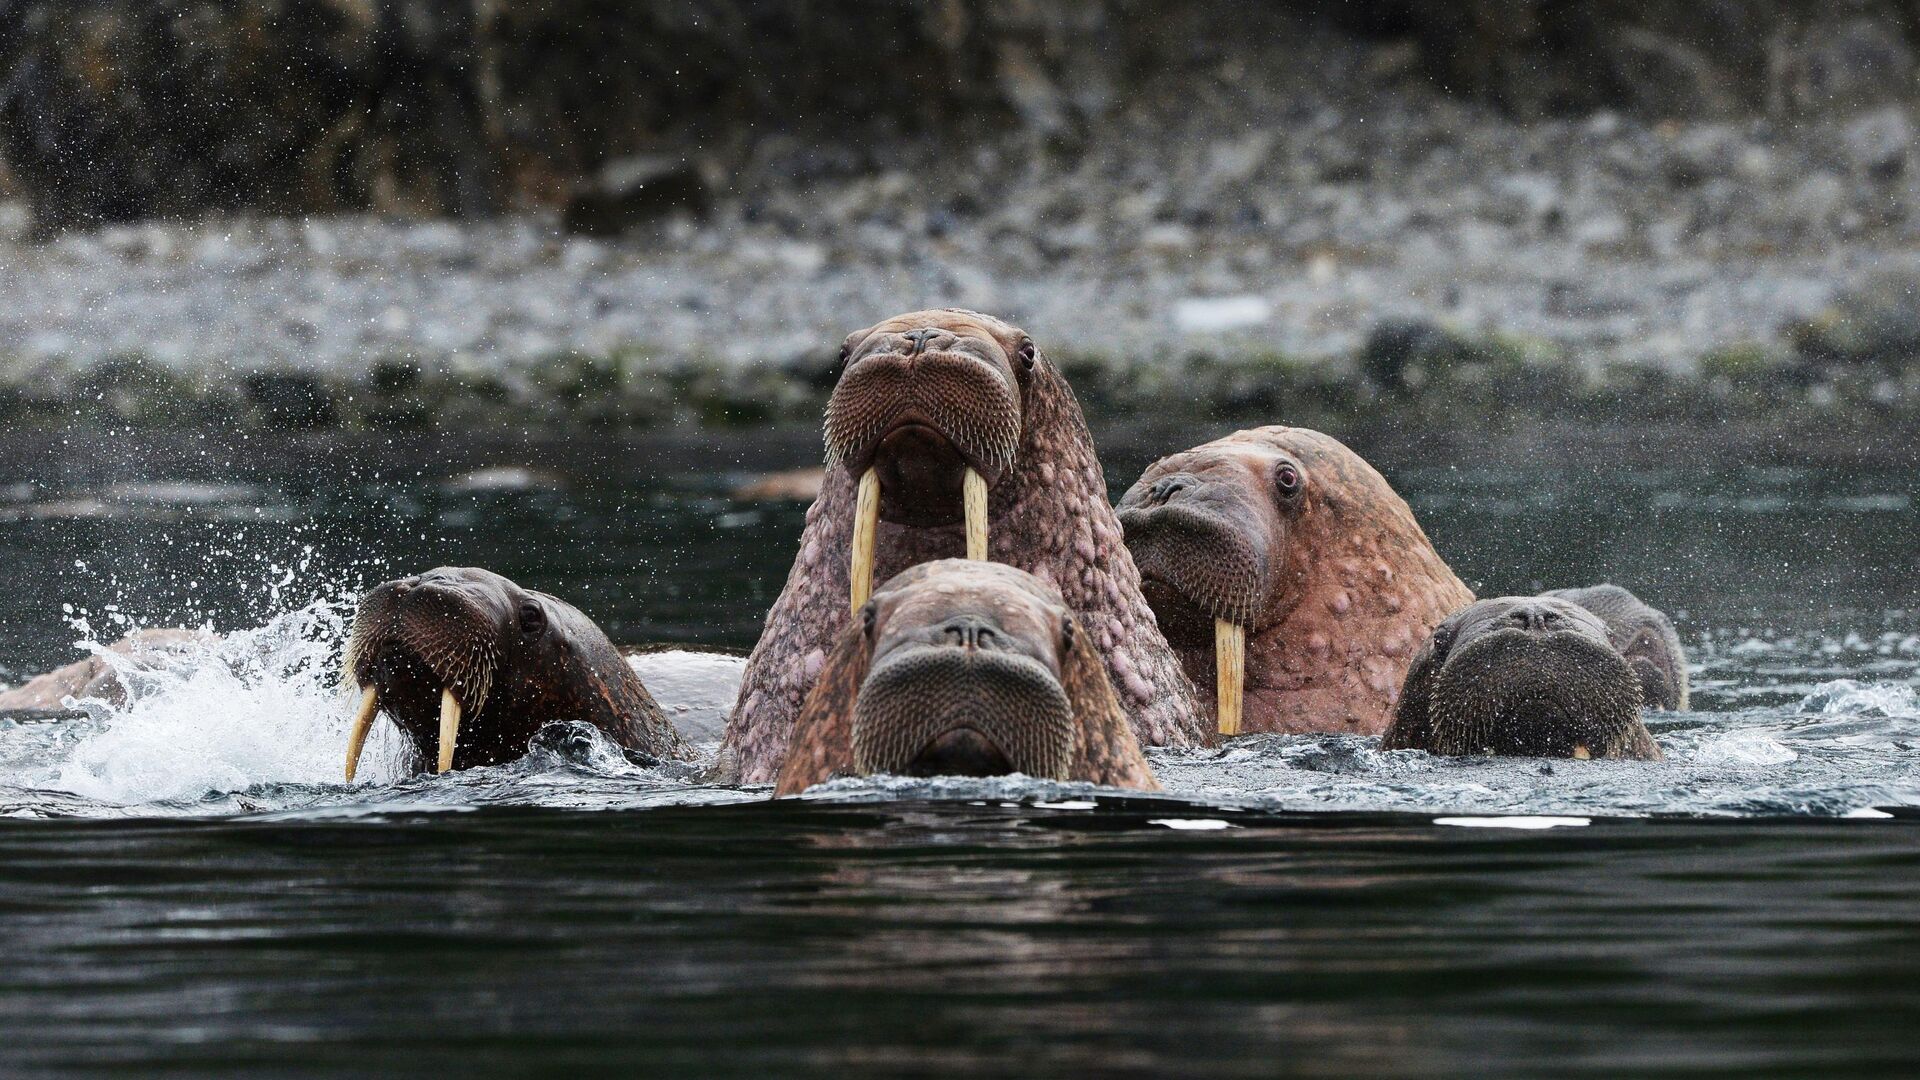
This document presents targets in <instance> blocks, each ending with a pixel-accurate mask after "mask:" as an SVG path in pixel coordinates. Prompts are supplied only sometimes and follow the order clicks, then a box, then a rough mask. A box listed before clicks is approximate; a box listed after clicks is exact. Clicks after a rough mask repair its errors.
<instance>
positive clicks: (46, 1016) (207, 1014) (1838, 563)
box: [0, 440, 1920, 1076]
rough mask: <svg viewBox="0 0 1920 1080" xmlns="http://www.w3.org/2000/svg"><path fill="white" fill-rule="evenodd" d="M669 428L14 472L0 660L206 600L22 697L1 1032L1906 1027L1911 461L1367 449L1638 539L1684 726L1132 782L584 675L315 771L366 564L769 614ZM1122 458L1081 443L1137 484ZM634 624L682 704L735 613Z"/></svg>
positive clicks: (1471, 1061) (825, 1034)
mask: <svg viewBox="0 0 1920 1080" xmlns="http://www.w3.org/2000/svg"><path fill="white" fill-rule="evenodd" d="M476 456H477V457H478V459H479V460H475V458H476ZM668 458H670V455H664V454H663V455H662V457H661V459H658V460H648V459H646V458H644V457H640V458H636V457H635V456H633V455H631V454H628V453H626V452H624V451H622V452H615V451H614V450H613V449H608V450H607V451H606V452H605V453H603V454H595V453H593V452H591V450H590V449H589V450H588V451H586V452H584V453H583V452H581V451H579V450H577V449H576V451H575V452H574V453H573V456H572V457H570V458H569V457H566V456H564V455H561V456H555V455H546V454H541V453H533V452H528V451H526V450H524V449H522V450H518V451H516V450H514V449H513V448H512V447H511V446H510V445H508V446H505V447H504V448H498V447H496V448H493V449H489V450H487V451H486V452H485V453H484V454H478V455H476V454H474V453H471V452H469V453H467V454H466V456H465V458H464V459H463V460H461V461H460V464H458V465H457V466H455V465H452V464H443V462H451V461H452V460H453V459H454V456H452V455H442V454H438V453H413V454H410V455H409V454H399V453H393V452H386V451H383V450H381V448H379V447H377V446H375V447H373V448H371V449H369V448H367V447H361V448H360V449H359V450H357V451H355V450H351V449H349V450H344V451H343V450H341V449H339V448H337V447H335V448H330V449H329V450H328V451H327V452H326V453H324V454H319V453H316V452H314V451H313V450H312V448H311V447H308V446H305V445H303V444H301V443H299V442H298V441H297V440H289V441H287V442H285V443H274V442H271V441H269V442H267V443H266V444H263V445H258V446H254V447H249V448H245V449H244V450H235V449H234V448H233V447H231V446H221V447H218V448H215V449H209V450H207V451H206V453H205V454H203V455H199V456H198V457H196V455H195V454H194V453H193V452H192V451H191V448H189V449H188V450H186V451H184V452H181V451H176V452H175V453H173V454H172V456H170V457H169V458H167V459H166V460H164V461H158V462H156V461H155V460H153V459H151V458H142V457H140V456H139V455H134V456H131V457H127V458H124V459H115V458H113V457H112V456H110V455H109V456H107V457H105V458H95V459H89V460H88V462H87V463H86V464H85V465H84V466H79V465H74V464H73V463H72V461H71V459H64V460H63V461H56V462H49V461H47V460H44V459H32V458H29V457H22V458H21V459H20V460H18V461H16V462H14V463H13V465H12V467H13V470H14V471H13V474H12V475H7V474H4V473H0V558H4V559H5V560H6V563H7V565H8V566H9V568H10V570H9V573H10V580H11V581H12V582H13V584H14V586H15V588H14V594H13V596H12V598H11V599H12V608H11V610H12V611H13V612H14V616H15V617H10V618H9V619H7V620H6V621H5V622H4V623H0V665H3V666H4V667H5V668H6V669H7V670H8V671H11V672H13V673H15V675H16V677H17V676H18V675H19V674H24V673H27V672H31V671H34V670H38V669H41V668H44V667H47V666H51V665H52V664H55V663H58V662H62V661H64V660H66V659H70V658H72V657H73V656H75V655H78V653H76V652H75V651H74V649H73V643H74V642H75V641H76V640H80V639H82V638H86V637H93V638H102V639H111V638H112V637H115V636H118V634H119V633H121V632H124V630H125V629H126V628H127V627H128V626H130V625H134V624H142V625H164V624H174V623H187V624H193V625H201V624H204V625H209V626H212V627H214V628H216V629H218V630H221V631H223V632H226V633H227V634H228V637H227V638H226V640H225V641H223V642H221V643H219V644H217V645H213V646H210V647H209V648H208V649H206V650H205V651H203V652H202V653H201V654H199V655H196V656H191V657H188V658H187V659H185V660H183V661H182V662H180V663H179V664H176V665H173V666H172V667H170V668H168V669H166V670H163V671H161V672H158V673H156V674H155V675H153V676H151V677H150V678H148V679H147V680H146V681H145V682H144V683H143V684H142V686H141V687H140V688H139V693H138V694H137V695H136V697H135V700H134V701H133V702H132V703H130V704H129V705H128V706H126V707H124V708H119V709H108V708H105V707H100V706H95V707H93V715H92V716H90V717H89V718H87V719H85V720H76V721H61V722H53V723H46V722H39V723H36V722H22V721H0V956H4V957H5V958H6V960H7V962H6V965H5V967H4V969H0V972H3V973H0V1064H4V1065H6V1066H8V1067H9V1069H10V1071H25V1070H32V1071H41V1070H46V1071H62V1070H67V1069H74V1068H81V1067H88V1066H92V1067H99V1066H108V1067H114V1068H118V1069H120V1070H122V1071H125V1072H129V1073H134V1074H140V1075H151V1074H156V1073H164V1072H177V1073H193V1074H204V1073H208V1072H230V1073H242V1074H259V1073H274V1074H281V1073H313V1074H319V1073H343V1072H344V1073H365V1072H389V1073H399V1074H410V1073H417V1072H420V1071H424V1070H427V1069H440V1068H446V1067H450V1066H457V1067H467V1068H471V1067H473V1066H474V1065H476V1064H480V1063H484V1064H485V1065H488V1066H492V1067H494V1068H497V1069H501V1070H504V1071H518V1072H557V1071H577V1070H581V1069H596V1070H611V1069H620V1070H634V1069H641V1070H646V1069H653V1070H657V1071H674V1072H683V1073H693V1074H702V1075H714V1074H745V1073H753V1074H762V1073H766V1072H781V1073H789V1072H822V1073H825V1072H832V1073H836V1074H842V1075H844V1074H848V1073H856V1074H876V1075H878V1074H888V1075H891V1074H898V1073H901V1072H912V1071H941V1072H945V1073H951V1074H959V1075H990V1074H1007V1073H1023V1074H1036V1073H1054V1074H1065V1075H1124V1074H1144V1073H1150V1072H1168V1071H1192V1072H1197V1071H1203V1070H1204V1071H1211V1072H1219V1073H1232V1074H1247V1075H1256V1074H1257V1075H1272V1074H1276V1073H1277V1074H1293V1075H1329V1076H1334V1075H1338V1076H1348V1075H1388V1076H1394V1075H1459V1076H1485V1075H1537V1074H1539V1073H1541V1072H1554V1073H1556V1074H1577V1075H1593V1076H1619V1075H1625V1074H1629V1073H1640V1072H1646V1073H1658V1074H1662V1075H1726V1076H1751V1075H1758V1074H1766V1075H1794V1074H1804V1075H1814V1074H1819V1075H1831V1074H1833V1073H1836V1072H1843V1071H1852V1072H1859V1073H1877V1074H1883V1075H1898V1074H1902V1073H1910V1072H1911V1071H1912V1070H1913V1069H1914V1068H1915V1067H1920V1052H1917V1051H1916V1049H1915V1047H1916V1044H1915V1043H1914V1041H1913V1039H1912V1038H1911V1032H1912V1031H1913V1030H1915V1024H1916V1021H1920V991H1916V989H1915V987H1920V930H1916V925H1920V831H1916V828H1915V823H1916V822H1917V821H1920V815H1917V814H1916V811H1915V810H1914V809H1911V808H1914V807H1920V705H1917V704H1916V698H1915V690H1916V687H1920V527H1917V526H1920V518H1917V516H1916V514H1915V511H1914V498H1915V496H1916V491H1915V487H1916V481H1915V479H1914V474H1913V473H1912V472H1911V471H1910V470H1896V469H1884V470H1883V469H1875V468H1869V467H1845V468H1836V467H1816V466H1811V465H1809V466H1806V467H1793V468H1777V467H1750V466H1715V465H1706V464H1703V465H1690V464H1686V463H1684V462H1681V463H1674V464H1669V465H1663V466H1662V467H1659V468H1651V469H1650V468H1645V467H1627V466H1625V465H1615V464H1613V463H1609V462H1602V461H1588V460H1584V459H1579V458H1573V459H1569V460H1559V461H1530V462H1529V461H1523V462H1511V463H1505V464H1483V465H1477V466H1476V467H1474V468H1472V469H1466V468H1452V467H1447V466H1443V465H1435V464H1433V463H1432V462H1430V461H1407V462H1394V461H1389V460H1383V461H1382V462H1381V464H1382V466H1383V468H1384V470H1385V471H1386V472H1387V473H1388V475H1389V476H1390V478H1391V479H1392V480H1393V481H1394V482H1395V484H1396V485H1397V486H1398V487H1399V489H1400V490H1401V491H1402V492H1403V493H1405V494H1406V495H1407V497H1408V499H1409V501H1410V502H1411V503H1412V504H1413V506H1414V508H1415V510H1416V512H1417V513H1418V514H1419V515H1420V517H1421V519H1422V521H1423V522H1424V523H1425V524H1426V525H1427V528H1428V531H1429V532H1430V534H1431V535H1432V536H1433V538H1434V540H1435V542H1436V544H1437V546H1438V547H1439V548H1440V549H1441V551H1442V553H1443V554H1444V555H1446V556H1447V558H1448V559H1449V560H1450V561H1451V562H1452V563H1453V565H1454V566H1455V567H1456V568H1457V569H1458V570H1459V571H1460V573H1461V575H1462V576H1463V577H1464V578H1466V579H1467V580H1468V581H1469V582H1470V583H1471V584H1472V585H1473V586H1474V587H1475V588H1476V590H1478V591H1479V592H1481V593H1482V594H1483V595H1492V594H1498V593H1503V592H1530V591H1534V590H1537V589H1539V588H1544V587H1553V586H1561V585H1575V584H1588V583H1592V582H1596V581H1601V580H1613V581H1616V582H1619V583H1621V584H1624V585H1627V586H1629V587H1630V588H1633V589H1634V590H1635V591H1637V592H1639V593H1641V594H1642V595H1643V596H1645V597H1647V598H1648V599H1650V600H1652V601H1653V602H1655V603H1656V604H1659V605H1661V606H1663V607H1665V608H1666V609H1668V610H1669V611H1670V612H1672V613H1674V614H1675V615H1676V616H1677V618H1678V622H1679V626H1680V630H1681V634H1682V637H1683V639H1684V640H1685V641H1686V643H1687V646H1688V648H1689V649H1690V651H1691V652H1692V654H1693V658H1694V660H1695V670H1694V686H1695V694H1694V704H1695V711H1694V712H1690V713H1685V714H1677V715H1671V716H1661V717H1657V718H1655V719H1654V721H1653V723H1652V727H1653V729H1654V731H1655V734H1656V736H1657V737H1658V738H1659V740H1660V741H1661V743H1662V745H1663V747H1664V748H1665V749H1666V751H1667V753H1668V757H1669V760H1668V761H1667V762H1666V763H1663V764H1644V763H1612V762H1554V763H1545V762H1538V761H1497V762H1496V761H1485V760H1465V761H1449V760H1443V759H1436V758H1432V757H1429V756H1427V755H1424V754H1419V753H1415V752H1399V753H1393V754H1383V753H1381V752H1380V751H1379V750H1378V749H1377V748H1376V747H1377V744H1376V743H1375V742H1374V741H1373V740H1370V739H1358V738H1353V737H1340V736H1329V737H1318V738H1316V737H1301V738H1281V737H1256V738H1250V739H1246V740H1242V741H1240V742H1237V743H1236V744H1234V745H1233V746H1231V747H1228V748H1224V749H1220V750H1202V751H1157V752H1155V754H1154V762H1155V767H1156V769H1157V771H1158V772H1159V775H1160V776H1161V778H1162V780H1163V782H1164V783H1165V784H1166V786H1167V788H1168V792H1167V794H1166V797H1164V798H1157V799H1144V798H1140V797H1138V796H1131V797H1123V796H1119V795H1116V794H1114V793H1111V792H1101V791H1097V790H1093V789H1088V788H1085V787H1083V786H1076V785H1055V784H1041V783H1035V782H1030V781H1026V780H1021V779H1013V780H999V781H911V782H910V781H898V780H876V781H861V782H845V781H843V782H839V783H836V784H834V785H829V786H828V787H826V788H825V789H822V790H819V791H816V792H815V793H813V794H811V795H810V796H809V797H807V798H806V799H804V800H798V801H793V800H783V801H779V802H770V801H768V799H767V792H766V791H765V789H753V788H750V789H744V790H743V789H734V788H726V787H716V786H713V785H709V784H707V783H705V782H704V781H703V777H702V773H701V770H700V768H699V767H698V766H690V765H671V766H665V767H662V768H656V769H648V768H643V767H641V766H639V765H636V764H634V763H632V762H629V761H628V760H627V759H626V758H625V757H624V756H623V755H621V754H620V753H619V752H618V750H617V749H616V748H614V747H612V746H610V745H608V744H607V743H605V742H604V741H603V740H600V739H598V738H597V737H596V736H594V735H593V734H592V733H590V732H582V731H573V730H566V729H549V731H547V732H546V733H544V734H543V736H542V737H541V739H540V740H539V743H538V745H536V747H535V748H534V750H533V752H532V753H531V754H530V755H529V757H528V758H526V759H525V760H523V761H520V762H516V763H513V764H511V765H507V766H502V767H499V768H496V769H481V770H472V771H470V772H467V773H461V774H455V775H452V776H447V777H413V776H410V775H409V771H410V770H409V765H410V763H409V761H408V759H407V756H406V751H405V750H404V748H403V747H401V746H400V745H399V742H398V740H397V739H395V738H394V737H393V736H392V734H391V732H388V731H380V732H377V733H376V736H375V738H374V740H373V743H372V744H371V747H370V755H369V759H368V763H367V767H366V770H365V773H364V776H363V782H362V783H359V784H356V785H345V784H342V783H340V782H339V780H338V775H339V767H340V760H341V751H342V747H343V745H344V741H345V729H346V722H347V721H346V713H347V711H348V705H347V703H346V701H345V700H344V699H343V698H342V697H341V691H340V688H339V686H338V681H337V672H336V665H337V652H338V644H339V640H340V637H341V635H342V634H343V632H344V629H345V618H346V614H347V612H348V610H349V605H350V602H351V599H352V597H353V596H354V595H355V593H356V592H357V591H358V590H359V589H360V588H362V587H364V586H365V585H366V584H370V583H372V582H375V581H378V580H382V579H384V578H387V577H392V576H396V575H399V574H403V573H410V572H414V571H417V570H419V569H424V568H426V567H428V566H431V565H435V564H439V563H463V564H478V565H485V566H489V567H492V568H495V569H498V570H500V571H502V572H504V573H506V574H508V575H509V576H512V577H514V578H516V579H517V580H519V581H520V582H521V583H522V584H524V585H528V586H531V587H537V588H544V589H548V590H550V591H553V592H556V593H558V594H559V595H562V596H564V597H567V598H568V599H570V600H573V601H574V602H575V603H577V604H578V605H579V606H581V607H582V608H583V609H584V610H586V611H587V612H588V613H589V614H591V615H593V616H594V617H595V618H596V619H598V620H599V621H600V622H601V623H602V625H604V626H606V627H607V628H608V629H609V631H610V633H611V634H612V635H613V636H614V637H615V639H616V640H620V641H625V642H646V641H651V642H670V643H678V644H680V645H682V646H693V647H698V648H701V649H712V648H741V647H745V646H748V645H750V644H751V642H752V640H753V637H754V635H755V634H756V633H757V630H758V626H759V622H760V618H761V613H762V612H763V611H764V610H765V608H766V606H767V605H768V604H769V603H770V602H771V600H772V598H773V596H774V594H775V592H776V591H777V589H778V587H779V585H780V583H781V582H782V580H783V579H784V576H785V572H786V569H787V566H788V564H789V562H790V560H791V557H792V551H793V547H794V539H795V537H796V536H797V534H798V530H799V527H800V519H801V513H802V508H801V507H799V506H797V505H788V504H757V505H746V504H740V503H736V502H734V501H733V500H731V499H730V498H728V497H727V494H726V492H727V489H728V488H729V487H730V486H731V483H732V482H733V480H734V479H736V477H737V474H739V473H741V472H745V471H749V470H751V469H754V468H758V467H770V466H774V465H785V464H790V463H794V462H792V461H790V460H784V459H782V460H768V457H767V455H765V454H760V455H754V454H752V453H742V454H736V455H734V456H732V457H728V456H727V455H726V454H725V453H724V452H722V451H719V450H716V451H715V452H714V453H712V454H710V455H708V456H707V458H706V459H705V460H693V461H688V460H686V459H685V458H684V456H683V457H682V458H681V459H678V460H668ZM1143 460H1144V455H1142V454H1140V453H1138V452H1133V453H1129V452H1128V451H1126V450H1124V449H1123V450H1121V451H1119V452H1117V453H1116V454H1114V455H1113V456H1112V457H1110V459H1109V466H1108V467H1109V474H1110V479H1112V480H1114V481H1115V485H1116V487H1119V486H1124V483H1125V481H1126V480H1127V479H1128V478H1130V477H1131V475H1133V474H1134V473H1135V472H1136V471H1137V469H1138V466H1139V465H1140V464H1141V463H1142V462H1143ZM196 462H197V464H196ZM476 464H477V465H507V464H512V465H518V466H527V465H529V464H530V465H531V466H532V468H531V470H530V471H529V470H526V469H523V470H522V471H520V472H512V471H507V472H500V471H495V472H482V473H478V474H474V473H472V472H471V469H472V467H473V466H474V465H476ZM208 475H219V476H220V477H222V479H220V480H219V481H217V482H209V481H207V480H206V479H205V477H206V476H208ZM643 663H650V664H652V665H653V666H652V667H649V668H646V669H644V670H645V671H646V674H647V677H648V678H649V680H650V681H652V682H654V683H655V684H656V688H657V689H659V690H660V691H661V693H660V696H661V698H662V700H663V703H665V704H666V705H667V706H668V707H669V708H670V709H672V710H675V711H676V715H678V716H679V717H680V718H681V719H682V720H683V721H688V722H695V723H704V724H706V725H708V729H709V730H711V725H712V723H713V722H715V721H716V720H717V718H718V717H719V716H720V715H721V714H722V713H723V712H724V710H725V707H726V699H727V689H728V686H729V680H730V679H731V678H735V677H737V672H738V666H739V662H738V661H737V659H726V658H713V657H707V656H703V655H698V654H693V653H687V652H680V653H669V654H665V655H664V656H656V657H653V658H650V659H648V660H646V661H643Z"/></svg>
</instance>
